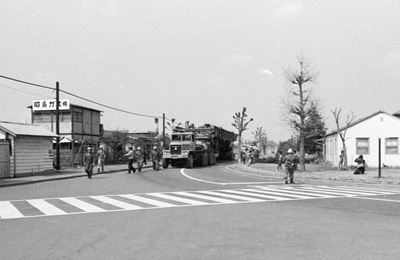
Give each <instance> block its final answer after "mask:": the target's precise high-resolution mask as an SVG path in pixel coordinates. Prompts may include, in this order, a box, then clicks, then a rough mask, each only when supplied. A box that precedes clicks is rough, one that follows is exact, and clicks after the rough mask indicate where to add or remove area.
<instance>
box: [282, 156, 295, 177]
mask: <svg viewBox="0 0 400 260" xmlns="http://www.w3.org/2000/svg"><path fill="white" fill-rule="evenodd" d="M283 164H284V165H285V177H284V179H285V183H286V184H288V182H289V180H290V183H295V182H294V180H293V179H294V169H295V168H296V157H295V156H294V154H293V150H292V149H289V150H288V152H287V154H286V155H285V157H283Z"/></svg>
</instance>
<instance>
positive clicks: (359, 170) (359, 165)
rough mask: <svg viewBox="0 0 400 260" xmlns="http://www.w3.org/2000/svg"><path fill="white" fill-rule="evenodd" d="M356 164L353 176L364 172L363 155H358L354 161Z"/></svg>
mask: <svg viewBox="0 0 400 260" xmlns="http://www.w3.org/2000/svg"><path fill="white" fill-rule="evenodd" d="M354 162H356V163H357V169H356V170H355V171H354V174H364V172H365V160H364V158H363V155H362V154H360V156H358V158H357V159H355V160H354Z"/></svg>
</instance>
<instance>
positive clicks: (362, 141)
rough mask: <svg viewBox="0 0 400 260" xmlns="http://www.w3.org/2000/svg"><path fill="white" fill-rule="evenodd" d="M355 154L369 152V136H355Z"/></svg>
mask: <svg viewBox="0 0 400 260" xmlns="http://www.w3.org/2000/svg"><path fill="white" fill-rule="evenodd" d="M356 152H357V154H369V138H356Z"/></svg>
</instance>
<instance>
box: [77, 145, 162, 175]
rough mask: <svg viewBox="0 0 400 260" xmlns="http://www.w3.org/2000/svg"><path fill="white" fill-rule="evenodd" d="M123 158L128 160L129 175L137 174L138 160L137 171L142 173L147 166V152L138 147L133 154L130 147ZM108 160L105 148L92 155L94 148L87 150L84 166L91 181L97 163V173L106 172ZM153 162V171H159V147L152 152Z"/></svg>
mask: <svg viewBox="0 0 400 260" xmlns="http://www.w3.org/2000/svg"><path fill="white" fill-rule="evenodd" d="M123 157H127V158H128V173H129V174H130V173H131V172H133V173H135V172H136V169H135V167H134V166H133V163H134V161H135V160H136V163H137V170H138V171H139V172H140V171H141V170H142V167H143V165H147V160H146V159H147V152H146V150H143V151H142V149H141V147H138V148H137V149H136V151H135V152H133V148H132V147H129V151H128V153H126V154H124V155H123ZM105 159H106V153H105V151H104V147H103V146H100V147H99V149H98V151H97V153H96V154H94V153H92V148H91V147H88V148H87V149H86V153H85V155H84V159H83V162H84V166H85V172H86V174H87V177H88V178H89V179H91V178H92V176H93V169H94V166H95V163H96V162H97V172H98V173H99V172H100V171H101V172H104V162H105ZM151 160H152V162H153V169H154V170H155V171H158V170H159V169H160V160H161V153H160V152H159V151H158V149H157V147H156V146H154V147H153V150H152V151H151Z"/></svg>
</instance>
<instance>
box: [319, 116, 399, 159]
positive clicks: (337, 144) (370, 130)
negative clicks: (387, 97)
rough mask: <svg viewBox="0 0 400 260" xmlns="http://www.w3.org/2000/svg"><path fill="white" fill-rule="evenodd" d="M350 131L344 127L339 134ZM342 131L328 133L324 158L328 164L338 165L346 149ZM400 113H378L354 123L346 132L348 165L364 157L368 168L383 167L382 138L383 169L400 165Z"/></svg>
mask: <svg viewBox="0 0 400 260" xmlns="http://www.w3.org/2000/svg"><path fill="white" fill-rule="evenodd" d="M344 130H346V129H345V128H344V127H343V128H341V129H339V132H343V131H344ZM339 132H338V131H333V132H331V133H329V134H327V135H326V136H325V137H324V139H325V145H324V155H325V160H326V161H327V162H330V163H332V164H333V165H336V166H337V165H338V163H339V155H340V152H341V151H342V150H343V145H342V141H341V139H340V136H339ZM399 138H400V113H394V114H393V115H391V114H388V113H386V112H384V111H378V112H376V113H373V114H371V115H369V116H367V117H364V118H361V119H360V120H357V121H356V122H353V123H352V124H351V125H349V127H348V128H347V131H346V152H347V161H348V166H351V165H356V163H355V162H354V160H355V159H356V158H357V157H358V156H359V155H360V154H362V155H363V157H364V160H365V161H366V163H367V165H368V166H370V167H378V166H379V139H380V140H381V163H382V165H381V166H391V167H393V166H400V150H399Z"/></svg>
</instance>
